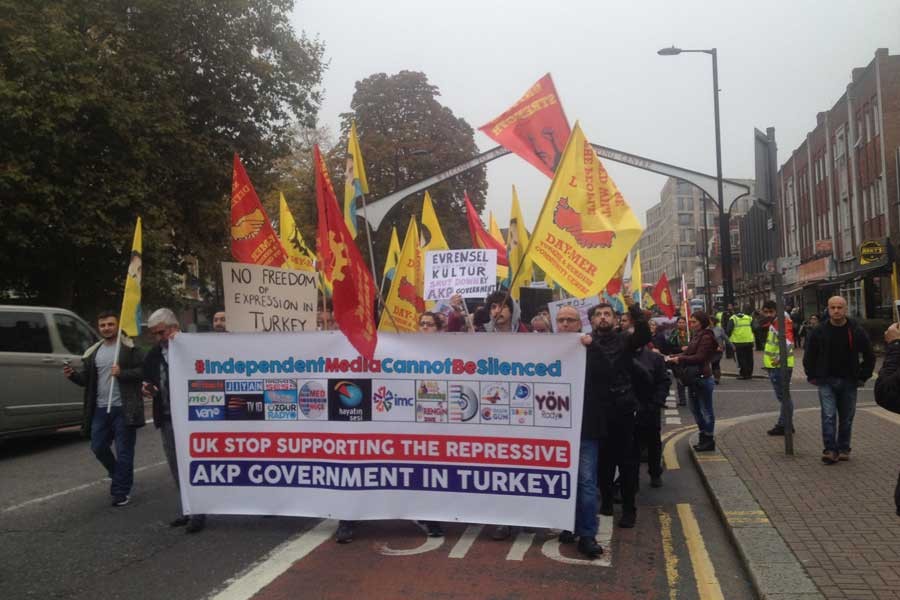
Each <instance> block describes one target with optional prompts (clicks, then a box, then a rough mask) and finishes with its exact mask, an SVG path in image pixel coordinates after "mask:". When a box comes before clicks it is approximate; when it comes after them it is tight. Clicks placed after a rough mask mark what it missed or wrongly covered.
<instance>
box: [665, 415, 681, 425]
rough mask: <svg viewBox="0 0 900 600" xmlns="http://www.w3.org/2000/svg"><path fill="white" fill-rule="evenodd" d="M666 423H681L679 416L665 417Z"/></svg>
mask: <svg viewBox="0 0 900 600" xmlns="http://www.w3.org/2000/svg"><path fill="white" fill-rule="evenodd" d="M666 425H681V417H666Z"/></svg>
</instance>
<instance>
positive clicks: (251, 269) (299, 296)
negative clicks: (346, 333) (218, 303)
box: [222, 262, 317, 332]
mask: <svg viewBox="0 0 900 600" xmlns="http://www.w3.org/2000/svg"><path fill="white" fill-rule="evenodd" d="M316 277H317V275H316V273H315V272H314V271H297V270H295V269H278V268H275V267H264V266H262V265H250V264H245V263H230V262H223V263H222V284H223V286H222V287H223V288H224V292H225V314H226V315H228V330H229V331H233V332H237V331H240V332H253V331H315V329H316Z"/></svg>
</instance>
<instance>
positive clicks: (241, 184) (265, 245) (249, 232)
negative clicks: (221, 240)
mask: <svg viewBox="0 0 900 600" xmlns="http://www.w3.org/2000/svg"><path fill="white" fill-rule="evenodd" d="M231 254H232V256H234V260H236V261H238V262H242V263H253V264H257V265H266V266H267V267H280V266H281V265H283V264H284V263H285V261H287V255H285V253H284V248H282V247H281V242H280V241H279V240H278V236H276V235H275V230H274V229H273V228H272V224H271V223H270V222H269V217H268V216H266V211H264V210H263V207H262V204H260V203H259V197H258V196H257V195H256V191H255V190H254V189H253V184H252V183H250V178H249V177H247V171H245V170H244V165H242V164H241V159H240V158H239V157H238V155H237V154H235V155H234V168H233V170H232V179H231Z"/></svg>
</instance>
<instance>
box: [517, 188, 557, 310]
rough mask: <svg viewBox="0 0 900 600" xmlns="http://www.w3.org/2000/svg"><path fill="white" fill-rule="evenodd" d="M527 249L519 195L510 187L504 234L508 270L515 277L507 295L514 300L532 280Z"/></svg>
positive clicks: (526, 233)
mask: <svg viewBox="0 0 900 600" xmlns="http://www.w3.org/2000/svg"><path fill="white" fill-rule="evenodd" d="M527 249H528V230H527V229H526V228H525V219H523V218H522V209H521V208H520V207H519V194H518V192H516V186H512V208H511V209H510V212H509V231H508V232H507V234H506V254H507V256H508V257H509V268H510V269H511V270H512V272H513V273H514V274H515V277H516V280H515V281H514V282H512V285H510V288H509V295H510V296H512V297H513V299H515V300H518V299H519V290H521V289H522V286H523V285H525V284H527V283H530V282H531V280H532V279H533V278H534V272H533V270H532V268H531V259H530V258H527V257H526V256H525V251H526V250H527ZM523 259H524V260H523ZM520 265H521V266H520ZM517 269H518V271H517ZM548 285H549V286H550V289H553V282H552V281H550V282H549V283H548Z"/></svg>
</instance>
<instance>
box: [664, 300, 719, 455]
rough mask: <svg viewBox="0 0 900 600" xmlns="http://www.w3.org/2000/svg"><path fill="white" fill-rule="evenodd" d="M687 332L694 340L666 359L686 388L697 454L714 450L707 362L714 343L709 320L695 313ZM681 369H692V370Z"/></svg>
mask: <svg viewBox="0 0 900 600" xmlns="http://www.w3.org/2000/svg"><path fill="white" fill-rule="evenodd" d="M691 331H693V332H694V337H693V338H692V339H691V343H690V344H688V347H687V349H686V350H685V351H684V352H683V353H682V354H677V355H675V356H670V357H669V358H668V361H669V362H670V363H672V364H675V365H678V366H679V367H680V371H681V373H680V376H681V379H682V380H687V381H685V383H686V384H687V387H688V392H689V393H688V397H689V398H690V406H691V412H692V413H693V415H694V421H695V422H696V423H697V429H699V430H700V441H699V443H697V444H695V445H694V450H696V451H697V452H709V451H712V450H715V449H716V438H715V427H716V417H715V413H714V412H713V391H715V389H716V384H715V381H713V377H712V367H711V365H710V361H711V360H712V357H713V355H714V354H715V353H716V349H717V348H718V343H717V342H716V336H715V334H714V333H713V332H712V329H710V328H709V317H708V316H707V315H706V313H705V312H703V311H700V310H698V311H697V312H695V313H694V314H693V315H691ZM685 367H695V368H694V369H690V368H685Z"/></svg>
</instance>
